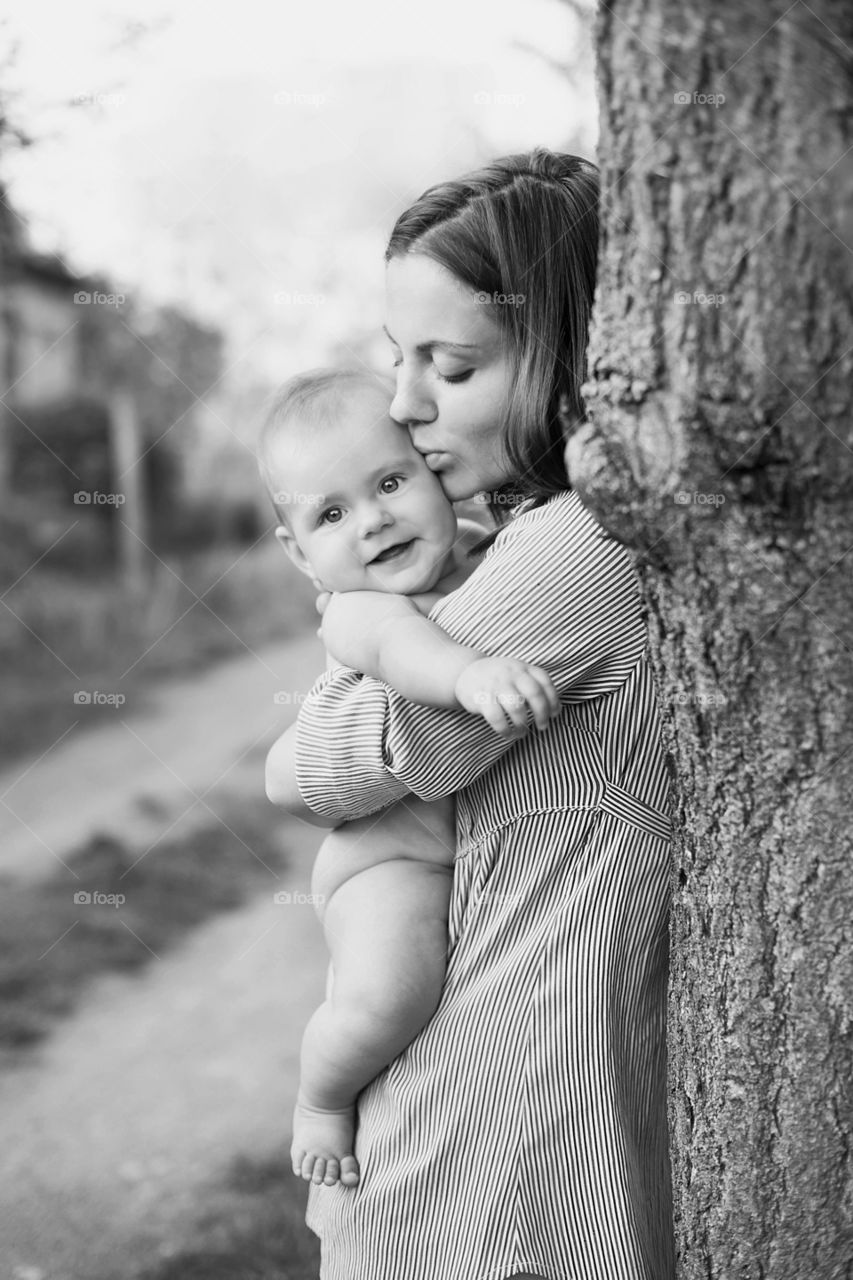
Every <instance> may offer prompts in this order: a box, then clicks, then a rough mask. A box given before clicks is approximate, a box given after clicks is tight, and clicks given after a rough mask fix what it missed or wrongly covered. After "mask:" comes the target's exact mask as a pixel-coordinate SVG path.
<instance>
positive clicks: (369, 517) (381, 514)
mask: <svg viewBox="0 0 853 1280" xmlns="http://www.w3.org/2000/svg"><path fill="white" fill-rule="evenodd" d="M392 519H393V516H392V515H391V513H390V511H388V510H387V509H386V508H385V507H384V506H382V504H381V503H378V502H374V503H371V504H370V506H368V507H366V508H365V509H364V510H363V511H362V513H361V532H362V536H363V537H366V536H367V535H368V534H371V533H378V532H379V530H380V529H384V528H385V527H386V526H387V525H389V524H390V523H391V521H392Z"/></svg>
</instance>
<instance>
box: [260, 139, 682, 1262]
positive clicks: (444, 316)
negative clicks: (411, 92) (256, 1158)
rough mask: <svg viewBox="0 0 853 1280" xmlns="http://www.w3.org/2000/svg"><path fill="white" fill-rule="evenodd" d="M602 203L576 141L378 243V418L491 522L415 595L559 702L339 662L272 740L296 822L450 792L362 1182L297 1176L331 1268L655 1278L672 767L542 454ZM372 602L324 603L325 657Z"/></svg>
mask: <svg viewBox="0 0 853 1280" xmlns="http://www.w3.org/2000/svg"><path fill="white" fill-rule="evenodd" d="M597 197H598V185H597V172H596V170H595V168H594V166H592V165H591V164H589V163H588V162H586V161H583V160H579V159H577V158H575V157H571V156H560V155H553V154H551V153H548V152H545V151H535V152H533V153H532V154H530V155H524V156H512V157H509V158H507V159H504V160H502V161H499V162H497V163H496V164H494V165H492V166H490V167H489V168H488V169H486V170H484V171H482V172H480V173H477V174H474V175H472V176H470V177H468V178H466V179H463V180H462V181H460V182H452V183H447V184H443V185H441V186H438V187H436V188H433V189H431V190H430V191H428V192H426V193H425V195H424V196H422V197H421V199H420V200H418V201H416V202H415V204H414V205H413V206H412V207H411V208H410V209H409V210H407V211H406V213H404V214H403V215H402V216H401V218H400V219H399V220H398V222H397V225H396V226H395V228H394V231H393V233H392V236H391V240H390V243H389V246H388V251H387V254H386V260H387V262H388V326H387V331H388V335H389V337H390V339H391V342H392V344H393V347H394V352H395V363H396V365H397V371H398V372H397V378H398V381H397V394H396V398H395V400H394V403H393V405H392V414H393V416H394V418H395V419H397V421H399V422H400V423H401V424H403V425H405V426H406V427H408V429H409V431H410V433H411V437H412V440H413V441H414V444H415V446H416V448H418V449H419V450H420V451H421V452H422V453H423V454H424V456H425V458H426V461H427V464H428V466H429V467H430V468H431V469H432V470H433V471H435V472H436V473H437V474H438V475H439V477H440V479H441V482H442V484H443V486H444V488H445V492H446V493H447V495H448V497H450V498H451V499H452V500H454V501H456V500H461V499H464V498H470V497H472V496H473V495H475V494H479V493H486V494H488V495H490V502H491V505H492V510H493V511H494V512H495V513H496V515H497V517H498V518H501V517H502V527H501V528H500V530H499V531H498V533H497V535H496V537H495V539H494V541H493V543H492V545H491V546H490V548H489V550H488V552H487V554H486V556H485V557H484V559H483V562H482V564H481V565H480V566H479V567H478V568H477V569H476V570H475V572H474V573H473V574H472V575H471V577H470V578H469V579H468V581H467V582H466V583H465V584H464V586H462V587H461V588H460V589H458V590H457V591H455V592H453V593H451V594H450V595H449V596H447V597H445V599H444V600H443V601H441V602H440V603H439V604H438V605H437V606H436V608H435V609H434V610H433V613H432V615H431V616H432V617H433V619H434V620H435V621H436V622H437V623H438V624H439V625H440V626H441V627H442V628H443V629H444V630H445V631H447V632H448V633H449V634H450V635H451V636H452V637H453V638H454V639H456V640H458V641H459V642H460V643H463V644H468V645H471V646H472V647H474V648H477V649H479V650H482V651H484V652H486V653H505V654H507V655H510V656H513V657H517V658H519V659H521V660H524V661H528V662H531V663H535V664H536V665H538V666H541V667H544V668H545V669H546V671H547V672H548V674H549V675H550V677H551V679H552V680H553V682H554V684H555V685H556V686H557V688H558V689H559V691H560V695H561V700H562V702H563V711H562V714H561V716H560V717H559V718H558V719H556V720H555V721H554V722H553V724H552V727H551V729H550V730H549V732H548V733H547V734H539V733H535V732H534V733H526V734H524V735H523V736H519V735H518V734H514V735H512V736H509V737H507V736H499V735H497V734H495V733H494V732H493V731H492V730H491V729H490V728H489V726H488V725H486V724H485V722H484V721H483V720H482V719H480V718H477V717H475V716H472V715H468V714H466V713H464V712H462V711H445V710H438V709H434V708H425V707H420V706H416V705H414V704H411V703H407V702H406V701H405V700H404V699H403V698H401V697H400V696H399V695H398V694H397V693H396V692H395V691H394V690H392V689H390V688H388V687H387V686H385V685H383V684H381V683H380V682H378V681H376V680H371V679H369V678H367V677H364V676H361V675H359V674H358V673H357V672H355V671H350V670H345V671H339V672H337V673H336V674H333V675H328V674H327V675H326V676H324V677H322V678H321V680H320V681H319V682H318V684H317V685H316V686H315V688H314V690H313V691H312V693H311V694H310V695H309V697H308V699H307V701H306V702H305V704H304V705H303V708H302V710H301V712H300V715H299V720H298V724H297V726H296V727H295V733H294V731H291V732H290V733H289V734H287V735H285V736H284V738H282V739H281V740H280V741H279V743H277V744H276V746H275V747H274V748H273V750H272V751H271V753H270V757H269V761H268V775H267V776H268V790H269V794H270V797H271V798H272V799H274V800H276V801H277V802H278V803H282V804H284V805H285V807H287V808H289V809H291V811H293V812H295V813H298V814H299V815H300V816H303V817H307V818H308V819H309V820H312V821H318V815H319V820H320V821H325V822H331V823H335V822H341V821H344V820H349V819H353V818H356V817H360V816H363V815H366V814H369V813H372V812H374V811H376V810H377V809H380V808H382V807H384V806H386V805H388V804H390V803H391V802H392V801H396V800H398V799H400V798H401V797H403V796H405V795H406V794H407V792H413V793H414V794H416V795H419V796H422V797H424V798H425V799H434V798H436V797H438V796H445V795H449V794H452V793H455V794H456V814H457V852H456V861H455V865H454V881H453V893H452V900H451V908H450V942H449V949H448V968H447V977H446V981H445V985H444V989H443V993H442V999H441V1002H440V1004H439V1007H438V1010H437V1012H436V1013H435V1015H434V1017H433V1018H432V1020H431V1021H430V1022H429V1023H428V1024H427V1026H426V1028H425V1029H424V1030H423V1031H422V1032H421V1033H420V1035H418V1036H417V1037H416V1039H415V1040H414V1041H413V1042H412V1044H411V1045H410V1046H409V1047H408V1049H406V1050H405V1051H404V1052H403V1053H402V1054H401V1055H400V1056H399V1057H398V1058H397V1059H396V1060H395V1061H394V1062H393V1063H392V1064H391V1066H390V1067H389V1068H388V1069H387V1070H386V1071H384V1072H383V1073H382V1074H381V1075H379V1076H378V1077H377V1078H376V1079H375V1080H374V1081H373V1083H372V1084H371V1085H370V1086H369V1087H368V1088H367V1089H366V1090H365V1091H364V1092H363V1094H362V1095H361V1098H360V1103H359V1116H358V1137H357V1144H356V1145H357V1156H358V1160H359V1163H360V1165H361V1168H362V1170H363V1177H362V1183H361V1185H360V1186H359V1187H358V1188H357V1189H355V1190H352V1189H345V1188H343V1187H341V1186H336V1187H312V1188H311V1200H310V1203H309V1213H308V1223H309V1225H310V1226H311V1227H312V1228H313V1229H314V1230H315V1231H316V1232H317V1233H318V1234H319V1235H320V1236H321V1239H322V1243H323V1273H322V1274H323V1276H324V1277H328V1280H503V1278H504V1277H509V1276H518V1277H528V1280H529V1278H531V1277H533V1278H536V1277H539V1278H544V1280H568V1277H571V1278H572V1280H593V1278H595V1280H605V1278H606V1280H641V1278H642V1280H667V1278H668V1277H670V1276H671V1275H672V1274H673V1261H672V1244H671V1223H670V1203H669V1167H668V1157H667V1141H666V1118H665V1045H664V1027H665V996H666V941H667V935H666V908H667V883H668V853H669V843H668V824H667V819H666V815H665V810H666V803H667V781H666V775H665V769H664V762H663V758H662V752H661V747H660V742H659V730H658V722H657V714H656V709H655V703H654V694H653V687H652V681H651V677H650V671H649V666H648V661H647V656H646V641H645V634H644V626H643V622H642V618H641V613H640V605H639V599H638V594H637V588H636V581H635V578H634V575H633V571H632V568H631V564H630V561H629V558H628V556H627V554H626V552H625V551H624V549H623V548H621V547H620V546H618V545H617V544H616V543H615V542H613V541H612V540H611V539H609V538H608V537H607V536H606V535H605V534H604V532H603V530H602V529H601V528H600V526H599V525H597V524H596V522H595V521H594V519H593V518H592V517H591V516H590V515H589V513H587V512H586V511H585V509H584V508H583V506H582V505H581V503H580V502H579V500H578V499H577V497H576V495H575V494H574V493H573V492H572V491H571V488H570V484H569V481H568V480H567V478H566V475H565V471H564V467H563V447H564V437H565V427H566V426H567V425H568V426H570V425H572V424H573V423H576V422H578V421H580V420H581V418H582V405H581V400H580V393H579V389H580V386H581V383H582V380H583V373H584V358H585V346H586V333H587V325H588V320H589V313H590V309H591V305H592V297H593V291H594V284H595V265H596V248H597V234H598V232H597ZM508 512H511V513H512V514H506V513H508ZM372 599H373V597H371V595H370V594H369V593H368V594H367V595H360V596H358V597H356V596H350V597H347V596H335V597H333V598H332V601H331V603H330V605H329V607H328V609H327V610H326V613H325V616H324V622H323V637H324V640H325V642H326V644H327V647H328V648H329V649H330V650H331V651H332V652H333V653H335V654H336V656H338V657H339V658H340V659H341V660H342V661H344V662H346V642H347V635H348V632H349V631H350V630H351V628H352V626H353V625H354V619H355V618H356V617H357V620H358V624H359V625H360V626H365V625H368V626H369V625H370V613H369V612H368V610H369V608H370V606H371V600H372ZM384 599H385V601H387V597H385V598H384ZM353 609H354V610H355V612H354V613H353V612H352V610H353Z"/></svg>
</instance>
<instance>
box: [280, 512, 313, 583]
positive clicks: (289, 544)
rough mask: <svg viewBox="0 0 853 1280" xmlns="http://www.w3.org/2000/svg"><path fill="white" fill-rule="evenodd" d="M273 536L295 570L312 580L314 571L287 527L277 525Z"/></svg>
mask: <svg viewBox="0 0 853 1280" xmlns="http://www.w3.org/2000/svg"><path fill="white" fill-rule="evenodd" d="M275 536H276V537H277V538H278V540H279V542H280V543H281V545H282V546H283V547H284V549H285V551H286V552H287V554H288V556H289V557H290V559H291V560H292V561H293V563H294V564H295V565H296V567H297V569H299V570H301V572H302V573H304V574H307V576H308V577H309V578H313V577H314V570H313V569H312V568H311V565H310V564H309V563H308V557H307V556H306V555H305V552H304V551H303V550H302V548H301V547H300V545H299V543H298V542H297V541H296V539H295V538H294V536H293V534H292V533H291V532H290V530H289V529H288V527H287V525H286V524H280V525H278V526H277V528H276V531H275Z"/></svg>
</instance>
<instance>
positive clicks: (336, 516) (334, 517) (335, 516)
mask: <svg viewBox="0 0 853 1280" xmlns="http://www.w3.org/2000/svg"><path fill="white" fill-rule="evenodd" d="M342 516H343V512H342V511H341V509H340V507H327V508H326V510H325V511H324V512H322V514H321V516H320V520H319V523H320V524H340V521H341V517H342Z"/></svg>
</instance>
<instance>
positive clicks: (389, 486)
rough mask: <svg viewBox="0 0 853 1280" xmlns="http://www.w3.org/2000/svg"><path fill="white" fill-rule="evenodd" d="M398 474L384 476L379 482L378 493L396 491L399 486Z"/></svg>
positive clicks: (399, 478)
mask: <svg viewBox="0 0 853 1280" xmlns="http://www.w3.org/2000/svg"><path fill="white" fill-rule="evenodd" d="M400 480H401V477H400V476H386V477H385V479H384V480H380V482H379V492H380V493H396V492H397V490H398V489H399V488H400Z"/></svg>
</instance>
